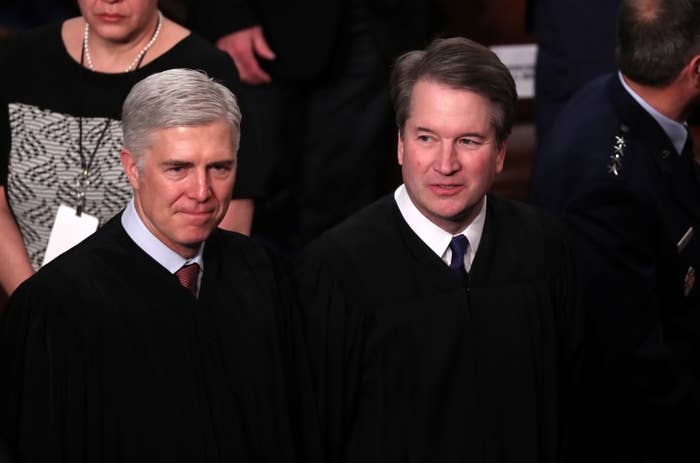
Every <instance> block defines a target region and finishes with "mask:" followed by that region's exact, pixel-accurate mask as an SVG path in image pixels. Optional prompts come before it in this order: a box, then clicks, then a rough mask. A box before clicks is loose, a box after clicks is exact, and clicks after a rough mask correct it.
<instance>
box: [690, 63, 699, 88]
mask: <svg viewBox="0 0 700 463" xmlns="http://www.w3.org/2000/svg"><path fill="white" fill-rule="evenodd" d="M688 68H690V79H691V81H692V82H693V86H694V87H695V88H697V89H700V55H695V56H694V57H693V59H691V60H690V64H688Z"/></svg>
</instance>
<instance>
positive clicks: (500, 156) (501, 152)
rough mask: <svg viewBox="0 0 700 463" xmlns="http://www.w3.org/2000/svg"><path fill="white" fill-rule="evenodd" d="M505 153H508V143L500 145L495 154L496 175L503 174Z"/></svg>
mask: <svg viewBox="0 0 700 463" xmlns="http://www.w3.org/2000/svg"><path fill="white" fill-rule="evenodd" d="M506 151H508V141H504V142H503V143H501V146H500V148H498V153H497V154H496V174H500V173H501V172H503V164H504V162H505V160H506Z"/></svg>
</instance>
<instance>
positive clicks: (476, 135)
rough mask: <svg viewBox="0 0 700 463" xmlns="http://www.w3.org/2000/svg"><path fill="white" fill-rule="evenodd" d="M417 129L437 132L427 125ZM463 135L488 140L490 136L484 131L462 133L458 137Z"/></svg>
mask: <svg viewBox="0 0 700 463" xmlns="http://www.w3.org/2000/svg"><path fill="white" fill-rule="evenodd" d="M416 130H417V131H418V132H428V133H433V134H436V133H437V132H435V131H434V130H432V129H429V128H427V127H416ZM463 137H475V138H480V139H482V140H487V139H488V138H489V137H488V136H486V135H484V134H483V133H479V132H466V133H462V134H460V135H458V136H457V137H456V138H463Z"/></svg>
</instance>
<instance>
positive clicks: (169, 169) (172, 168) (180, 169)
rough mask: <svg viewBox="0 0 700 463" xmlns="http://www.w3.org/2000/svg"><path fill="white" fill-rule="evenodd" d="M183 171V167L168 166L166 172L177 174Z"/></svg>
mask: <svg viewBox="0 0 700 463" xmlns="http://www.w3.org/2000/svg"><path fill="white" fill-rule="evenodd" d="M184 169H185V167H184V166H170V167H168V172H173V173H178V172H182V171H183V170H184Z"/></svg>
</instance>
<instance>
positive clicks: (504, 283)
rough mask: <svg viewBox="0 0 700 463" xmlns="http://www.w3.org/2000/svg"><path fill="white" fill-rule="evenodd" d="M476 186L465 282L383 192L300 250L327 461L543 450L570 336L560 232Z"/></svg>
mask: <svg viewBox="0 0 700 463" xmlns="http://www.w3.org/2000/svg"><path fill="white" fill-rule="evenodd" d="M558 230H559V228H558V227H557V226H555V224H554V223H553V221H552V220H551V219H550V218H546V217H545V216H544V215H543V214H541V213H540V212H539V211H536V210H534V209H533V208H530V207H528V206H525V205H521V204H516V203H513V202H510V201H506V200H502V199H499V198H497V197H489V200H488V210H487V213H486V223H485V226H484V234H483V237H482V241H481V243H480V245H479V249H478V251H477V253H476V258H475V260H474V262H473V265H472V268H471V272H470V275H469V288H468V289H466V288H465V286H463V284H462V283H463V282H462V280H460V279H459V278H457V277H456V276H455V275H453V274H452V272H451V271H450V270H449V268H448V266H447V265H445V263H444V262H443V261H442V260H441V259H440V258H439V257H438V256H436V255H435V253H434V252H433V251H432V250H430V249H429V248H428V247H427V245H426V244H425V243H424V242H423V241H421V240H420V239H419V238H418V236H417V235H416V234H415V233H414V232H413V231H412V230H411V229H410V227H409V226H408V225H407V224H406V222H405V221H404V220H403V217H402V216H401V214H400V212H399V210H398V207H397V206H396V203H395V201H394V199H393V197H392V196H387V197H385V198H383V199H381V200H379V201H378V202H376V203H374V204H373V205H370V206H369V207H367V208H365V209H364V210H363V211H361V212H359V213H357V214H356V215H354V216H353V217H351V218H350V219H348V220H347V221H346V222H345V223H343V224H341V225H339V226H337V227H336V228H334V229H332V230H330V231H329V232H328V233H326V234H324V235H322V236H321V238H319V239H318V240H317V241H316V242H315V243H313V244H311V246H310V247H309V248H307V249H306V251H305V252H304V253H303V254H302V257H301V259H300V261H299V262H298V267H297V281H298V285H299V286H298V288H299V294H300V298H301V302H302V307H303V311H304V319H305V325H306V330H305V333H306V334H307V341H308V343H309V351H310V353H311V359H312V362H311V364H312V370H313V377H314V378H315V382H316V394H317V398H318V401H319V407H320V412H321V421H322V427H323V434H324V443H325V445H326V450H327V452H328V458H329V459H328V461H330V462H339V461H358V462H359V461H362V462H382V463H389V462H404V461H416V462H438V461H439V462H447V461H455V462H457V461H470V462H484V463H486V462H494V461H500V462H533V463H534V462H539V463H542V462H554V461H559V460H558V458H559V456H560V452H561V450H562V447H561V443H562V429H563V428H564V427H565V426H564V424H563V420H564V417H565V415H566V413H565V412H564V409H563V408H562V405H563V404H565V403H566V402H567V400H566V399H567V391H568V390H569V389H568V387H567V386H569V385H570V383H569V382H568V379H570V378H571V373H572V370H571V367H572V365H573V364H574V362H573V359H574V358H575V352H576V346H577V337H576V335H575V333H576V322H575V320H576V310H575V307H576V306H575V288H574V287H573V286H572V283H573V277H572V266H571V264H572V263H571V260H570V254H569V253H568V248H567V245H566V242H565V240H564V238H563V236H562V234H561V233H559V231H558Z"/></svg>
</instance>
